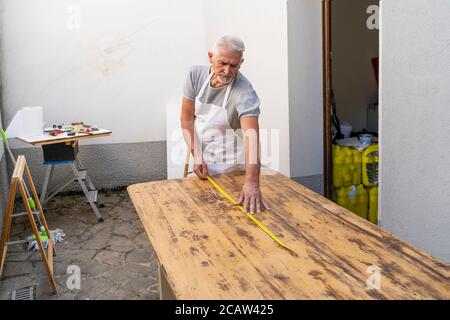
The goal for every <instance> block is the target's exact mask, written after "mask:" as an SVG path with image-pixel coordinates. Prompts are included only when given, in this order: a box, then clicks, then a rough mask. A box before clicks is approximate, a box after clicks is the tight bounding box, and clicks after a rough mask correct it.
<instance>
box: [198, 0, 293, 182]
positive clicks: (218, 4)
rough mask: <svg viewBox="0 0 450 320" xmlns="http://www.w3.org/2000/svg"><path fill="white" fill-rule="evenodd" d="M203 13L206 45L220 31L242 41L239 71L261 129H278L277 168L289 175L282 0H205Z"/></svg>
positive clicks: (218, 34)
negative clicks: (257, 102)
mask: <svg viewBox="0 0 450 320" xmlns="http://www.w3.org/2000/svg"><path fill="white" fill-rule="evenodd" d="M205 13H206V25H207V45H208V48H209V47H211V46H212V44H213V43H214V41H215V40H216V39H217V38H218V37H220V36H221V35H224V34H234V35H239V36H240V37H241V38H242V39H243V40H244V42H245V45H246V52H245V61H244V63H243V65H242V67H241V72H242V73H243V74H244V75H245V76H246V77H247V78H248V79H249V80H250V82H251V83H252V85H253V87H254V89H255V90H256V92H257V93H258V95H259V97H260V99H261V117H260V127H261V129H267V130H272V129H275V130H280V146H279V156H280V159H279V162H280V165H279V170H280V171H281V172H282V173H284V174H286V175H290V163H289V157H290V150H289V100H288V70H287V69H288V61H287V57H288V53H287V22H286V21H287V13H286V1H284V0H283V1H279V0H246V1H242V0H215V1H206V12H205ZM204 59H205V63H207V60H206V53H205V54H204Z"/></svg>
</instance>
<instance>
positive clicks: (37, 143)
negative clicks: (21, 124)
mask: <svg viewBox="0 0 450 320" xmlns="http://www.w3.org/2000/svg"><path fill="white" fill-rule="evenodd" d="M111 134H112V131H109V132H104V133H89V134H82V135H78V136H74V137H62V138H54V137H52V136H49V139H42V140H36V141H31V140H27V139H24V138H21V137H17V139H19V140H20V141H23V142H25V143H28V144H31V145H33V146H42V145H46V144H53V143H62V142H70V141H78V140H86V139H92V138H99V137H107V136H110V135H111Z"/></svg>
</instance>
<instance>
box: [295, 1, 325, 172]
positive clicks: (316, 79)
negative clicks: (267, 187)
mask: <svg viewBox="0 0 450 320" xmlns="http://www.w3.org/2000/svg"><path fill="white" fill-rule="evenodd" d="M287 4H288V39H289V41H288V43H289V46H288V48H289V128H290V152H291V153H290V154H291V163H290V165H291V176H293V177H301V176H311V175H320V174H322V173H323V89H322V88H323V85H322V10H321V7H322V5H321V2H320V1H317V0H300V1H299V0H288V2H287Z"/></svg>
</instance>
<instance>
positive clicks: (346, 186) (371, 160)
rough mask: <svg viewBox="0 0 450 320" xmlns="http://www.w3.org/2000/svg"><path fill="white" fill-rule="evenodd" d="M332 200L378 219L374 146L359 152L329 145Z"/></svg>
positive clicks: (361, 214) (370, 218)
mask: <svg viewBox="0 0 450 320" xmlns="http://www.w3.org/2000/svg"><path fill="white" fill-rule="evenodd" d="M332 158H333V193H332V199H333V201H334V202H336V203H338V204H339V205H341V206H342V207H344V208H346V209H348V210H350V211H352V212H354V213H355V214H357V215H358V216H360V217H362V218H364V219H366V220H369V221H370V222H372V223H374V224H377V222H378V162H379V158H378V145H377V144H372V145H370V146H368V147H367V148H366V149H364V150H363V151H362V152H360V151H358V150H356V149H353V148H351V147H345V146H338V145H333V149H332Z"/></svg>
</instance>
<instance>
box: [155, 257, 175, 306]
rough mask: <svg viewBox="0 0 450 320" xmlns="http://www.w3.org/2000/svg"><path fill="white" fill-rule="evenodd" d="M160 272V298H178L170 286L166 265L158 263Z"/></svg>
mask: <svg viewBox="0 0 450 320" xmlns="http://www.w3.org/2000/svg"><path fill="white" fill-rule="evenodd" d="M158 273H159V299H160V300H176V297H175V294H174V293H173V290H172V288H171V287H170V284H169V281H168V280H167V275H166V271H165V270H164V267H163V266H161V265H160V264H159V263H158Z"/></svg>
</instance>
